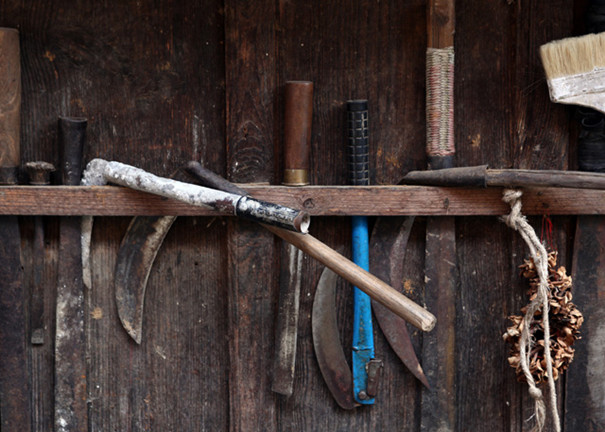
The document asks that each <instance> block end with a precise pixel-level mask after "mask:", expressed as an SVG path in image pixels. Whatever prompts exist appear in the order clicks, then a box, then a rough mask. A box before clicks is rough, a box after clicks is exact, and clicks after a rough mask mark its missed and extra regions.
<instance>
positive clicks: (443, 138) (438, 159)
mask: <svg viewBox="0 0 605 432" xmlns="http://www.w3.org/2000/svg"><path fill="white" fill-rule="evenodd" d="M455 151H456V148H455V145H454V47H448V48H443V49H433V48H430V49H428V50H427V53H426V153H427V156H428V158H429V168H431V169H441V168H451V167H452V166H453V159H454V153H455Z"/></svg>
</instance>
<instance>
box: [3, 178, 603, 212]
mask: <svg viewBox="0 0 605 432" xmlns="http://www.w3.org/2000/svg"><path fill="white" fill-rule="evenodd" d="M240 186H242V187H243V188H245V189H247V190H248V191H249V192H250V194H251V195H252V196H254V197H256V198H259V199H262V200H265V201H271V202H275V203H278V204H282V205H286V206H289V207H293V208H300V209H305V210H307V211H308V212H309V213H310V214H311V215H312V216H349V215H365V216H372V215H382V216H400V215H427V216H428V215H431V216H445V215H448V216H497V215H503V214H507V213H508V212H509V211H510V209H509V208H508V206H507V205H506V204H504V203H503V202H502V199H501V198H502V189H501V188H487V189H473V188H445V187H429V186H355V187H351V186H305V187H285V186H257V185H254V186H251V185H240ZM523 213H524V214H527V215H542V214H548V215H577V214H605V191H603V190H592V189H565V188H530V189H525V190H524V194H523ZM0 214H3V215H9V214H11V215H49V216H79V215H93V216H134V215H156V216H158V215H179V216H228V215H227V214H226V213H223V212H219V211H215V210H212V209H206V208H200V207H194V206H191V205H188V204H184V203H181V202H178V201H175V200H172V199H167V198H162V197H159V196H155V195H151V194H148V193H144V192H138V191H135V190H131V189H127V188H123V187H117V186H92V187H90V186H1V187H0Z"/></svg>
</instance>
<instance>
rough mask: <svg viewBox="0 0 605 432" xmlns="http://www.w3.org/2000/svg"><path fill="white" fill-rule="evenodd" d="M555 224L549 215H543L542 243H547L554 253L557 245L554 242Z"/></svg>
mask: <svg viewBox="0 0 605 432" xmlns="http://www.w3.org/2000/svg"><path fill="white" fill-rule="evenodd" d="M552 232H553V224H552V220H550V216H548V215H547V214H543V215H542V230H541V231H540V241H541V242H542V243H544V242H546V246H547V249H549V250H551V251H554V250H555V245H554V242H553V234H552Z"/></svg>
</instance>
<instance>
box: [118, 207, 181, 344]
mask: <svg viewBox="0 0 605 432" xmlns="http://www.w3.org/2000/svg"><path fill="white" fill-rule="evenodd" d="M175 219H176V216H149V217H142V216H139V217H135V218H133V219H132V222H131V223H130V225H129V227H128V230H127V231H126V235H125V236H124V239H123V240H122V244H121V245H120V250H119V251H118V258H117V262H116V269H115V279H114V289H115V296H116V303H117V306H118V315H119V316H120V321H122V326H123V327H124V329H125V330H126V332H128V334H129V335H130V336H131V337H132V338H133V339H134V341H135V342H136V343H138V344H140V343H141V337H142V328H143V305H144V300H145V290H146V288H147V279H148V278H149V274H150V273H151V267H152V265H153V261H154V260H155V257H156V255H157V253H158V250H159V249H160V246H161V245H162V242H163V241H164V237H166V234H167V233H168V231H169V230H170V227H171V226H172V223H173V222H174V220H175Z"/></svg>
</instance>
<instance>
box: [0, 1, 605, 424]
mask: <svg viewBox="0 0 605 432" xmlns="http://www.w3.org/2000/svg"><path fill="white" fill-rule="evenodd" d="M457 3H458V4H457V5H456V37H455V44H456V46H455V48H456V71H455V76H456V81H455V118H456V146H457V161H456V165H457V166H471V165H479V164H489V165H490V166H491V167H493V168H528V169H573V168H575V160H576V155H575V141H576V135H577V131H576V129H577V128H576V126H575V125H574V120H573V117H572V115H571V114H572V111H571V109H570V108H568V107H564V106H560V105H555V104H553V103H551V102H550V101H549V98H548V89H547V86H546V82H545V80H544V77H543V72H542V68H541V65H540V63H539V58H538V47H539V46H540V45H541V44H543V43H546V42H548V41H551V40H554V39H560V38H562V37H566V36H569V35H572V34H573V33H574V31H576V28H577V26H578V22H580V21H581V14H582V12H583V3H584V2H576V3H577V4H576V5H575V6H574V4H573V3H574V2H569V1H546V0H539V1H534V2H523V1H519V0H517V1H512V0H510V1H504V0H502V1H498V2H494V1H491V2H486V1H480V0H469V1H465V2H457ZM0 26H4V27H15V28H18V29H19V31H20V38H21V49H22V84H23V95H22V103H23V108H22V162H23V163H25V162H26V161H30V160H46V161H49V162H53V163H54V164H55V165H58V161H59V154H58V148H57V123H56V120H57V117H58V116H60V115H74V116H85V117H87V118H88V120H89V126H88V140H87V144H86V148H85V158H86V160H89V159H91V158H94V157H102V158H105V159H111V160H119V161H122V162H125V163H129V164H133V165H137V166H140V167H141V168H144V169H146V170H148V171H151V172H154V173H156V174H159V175H163V176H168V175H170V174H171V172H172V171H173V170H174V169H176V168H178V167H179V166H181V165H182V164H184V163H185V162H187V161H188V160H191V159H194V160H198V161H201V162H202V163H203V164H204V165H205V166H206V167H208V168H210V169H212V170H214V171H216V172H218V173H220V174H223V175H225V176H226V177H228V178H229V179H230V180H233V181H237V182H245V183H247V182H252V183H265V184H272V185H278V184H280V183H281V180H282V167H281V162H282V159H283V151H282V148H281V143H282V139H283V136H282V127H283V118H282V115H283V87H284V84H285V82H286V81H287V80H309V81H313V83H314V88H315V91H314V107H313V131H312V140H311V143H312V148H311V167H312V171H311V184H312V185H336V186H338V185H344V184H346V166H345V142H344V141H345V139H344V138H345V135H344V133H345V117H344V107H345V105H344V104H345V101H346V100H348V99H356V98H365V99H368V100H369V103H370V119H371V124H370V129H371V143H370V146H371V149H372V151H371V158H370V162H371V173H372V175H371V182H372V184H374V185H392V184H396V183H397V182H398V181H399V180H400V178H401V177H402V175H403V174H404V173H406V172H408V171H410V170H417V169H424V167H426V160H425V159H426V157H425V150H424V143H425V126H424V124H425V120H424V115H425V110H424V105H425V100H424V96H425V95H424V93H425V84H424V82H425V77H424V74H425V67H424V66H425V48H426V45H427V43H426V1H424V0H412V1H405V2H402V1H398V0H381V1H376V0H371V1H370V0H361V1H357V2H350V1H343V0H340V1H338V0H335V1H328V2H326V1H323V2H322V1H320V0H310V1H304V2H303V1H296V2H294V1H286V0H278V1H265V0H263V1H255V2H248V1H243V0H227V1H218V0H204V1H201V2H192V1H191V2H170V1H155V2H151V1H148V0H137V1H135V0H126V1H120V0H107V1H103V2H99V1H97V2H86V1H77V0H68V1H59V0H49V1H46V2H31V1H25V0H0ZM333 197H335V198H332V199H337V194H335V195H333ZM353 211H354V210H351V212H353ZM534 214H537V216H532V217H531V218H530V221H531V222H532V224H533V225H534V227H536V228H537V229H538V231H539V230H540V225H541V223H542V219H541V217H540V215H539V213H534ZM553 214H556V213H553ZM59 219H60V218H59V217H58V216H50V217H47V218H46V219H45V224H46V242H45V256H44V263H43V265H44V270H45V271H44V274H45V276H46V277H45V279H46V280H45V287H44V288H45V291H44V307H45V316H44V319H45V323H46V327H45V336H46V339H45V340H46V342H45V344H44V345H39V346H32V345H29V344H28V353H29V356H30V360H29V361H30V364H31V374H30V377H31V383H30V384H31V388H32V424H33V425H34V428H35V430H36V431H49V430H52V425H53V421H52V412H53V400H52V394H53V387H52V386H53V367H54V364H53V357H52V353H53V342H52V341H53V340H54V320H55V316H54V311H55V303H54V301H55V293H56V277H57V269H58V267H59V266H60V262H58V240H59V239H58V226H59ZM552 220H553V223H554V226H555V232H554V238H555V242H556V247H557V248H558V249H559V251H560V256H561V261H562V264H565V265H567V266H568V268H571V263H572V257H573V250H572V245H573V241H572V240H573V239H572V236H573V232H574V229H575V220H574V218H573V217H568V216H565V215H560V216H553V218H552ZM20 221H21V227H22V233H23V236H22V244H23V248H22V249H23V254H22V261H23V266H24V270H25V275H26V280H31V277H29V279H28V276H27V275H28V274H31V271H32V269H33V266H34V265H35V264H36V260H37V259H39V257H34V256H33V248H32V242H33V219H32V218H31V217H21V218H20ZM425 222H426V220H425V219H424V218H422V217H418V218H417V222H416V223H415V226H414V229H413V232H412V236H411V238H410V242H409V245H408V248H409V250H408V252H407V253H406V257H405V268H406V276H405V278H406V280H405V282H406V287H407V289H408V294H409V295H410V296H411V297H412V298H413V299H414V300H416V301H418V302H420V303H422V302H423V301H424V292H423V277H424V276H423V275H424V264H425V262H424V247H425V244H424V243H425V239H424V236H425V234H424V230H425V225H426V223H425ZM128 223H129V218H128V217H125V216H101V217H98V218H96V225H95V230H94V232H93V239H92V240H93V249H92V259H93V268H92V271H93V281H92V282H93V284H92V288H91V289H90V290H89V291H86V292H85V300H86V311H85V316H86V328H87V346H86V350H87V353H88V356H87V359H88V364H87V367H88V373H87V383H88V401H87V402H88V408H89V414H88V417H89V430H90V431H108V430H119V431H146V430H149V431H152V430H153V431H177V430H178V431H200V430H225V431H227V430H231V431H246V430H250V431H256V430H267V431H277V430H301V431H315V430H334V431H339V430H342V431H345V430H359V431H369V430H384V431H387V430H388V431H391V430H402V431H410V432H412V431H419V430H421V425H422V424H426V422H423V419H422V413H423V410H422V406H421V401H422V397H421V395H422V392H426V391H427V390H426V389H424V388H422V386H421V385H420V384H419V383H418V382H417V381H416V380H415V379H414V378H413V376H412V375H411V373H409V372H408V371H407V370H406V369H405V368H404V367H403V366H402V365H401V363H399V361H398V360H397V358H396V356H395V355H394V354H393V352H392V351H391V350H390V348H389V346H388V344H387V342H386V341H385V339H384V337H383V336H382V334H381V333H380V332H379V331H376V351H377V353H379V355H380V357H381V358H382V359H383V360H384V361H385V369H384V377H383V381H382V385H381V391H380V393H379V395H378V397H377V403H376V405H375V406H373V407H365V408H361V409H356V410H354V411H352V412H346V411H343V410H341V409H340V408H338V406H337V405H336V403H335V402H334V401H333V399H332V398H331V396H330V394H329V391H328V389H327V387H326V385H325V384H324V382H323V380H322V377H321V374H320V372H319V368H318V366H317V362H316V360H315V357H314V352H313V344H312V340H311V326H310V316H311V307H312V302H313V294H314V292H315V285H316V283H317V280H318V278H319V275H320V273H321V271H322V267H321V265H320V264H318V263H317V262H316V261H314V260H312V259H311V258H308V257H305V258H304V260H303V276H302V285H301V302H300V317H299V334H298V335H299V339H298V347H297V359H296V372H295V382H294V394H293V395H292V396H291V397H290V398H284V397H281V396H279V395H277V394H274V393H272V392H271V388H270V386H271V379H270V377H271V364H272V360H273V359H272V355H273V344H274V323H275V314H276V311H277V302H278V278H279V274H280V266H281V265H284V263H281V262H280V256H281V253H280V248H281V243H280V242H279V241H277V240H276V239H275V238H274V237H273V236H271V235H269V234H268V233H266V232H264V231H263V230H261V229H260V228H259V227H257V226H255V225H253V224H251V223H247V222H240V221H236V220H234V219H233V218H230V217H225V216H218V217H213V216H194V215H190V216H183V217H180V218H178V219H177V221H176V223H175V225H174V226H173V228H172V229H171V232H170V233H169V235H168V236H167V238H166V240H165V243H164V245H163V246H162V248H161V250H160V252H159V254H158V256H157V259H156V262H155V265H154V269H153V271H152V273H151V276H150V279H149V284H148V288H147V298H146V302H145V318H144V321H143V329H144V332H143V339H142V344H141V345H140V346H139V345H136V344H135V343H134V342H133V341H132V340H130V338H129V337H128V335H127V334H126V333H125V332H124V331H123V329H122V328H121V325H120V321H119V319H118V317H117V310H116V306H115V301H114V297H113V285H112V278H113V271H114V266H115V260H116V255H117V250H118V247H119V244H120V241H121V239H122V236H123V235H124V232H125V230H126V228H127V226H128ZM311 231H312V233H313V235H314V236H316V237H317V238H319V239H321V240H322V241H323V242H325V243H326V244H328V245H330V246H332V247H334V248H340V249H342V250H344V251H348V250H349V248H350V240H349V234H348V233H349V221H348V218H347V217H345V216H317V217H314V219H313V222H312V227H311ZM456 241H457V261H458V267H459V268H458V270H459V273H460V288H459V291H458V292H457V294H456V298H455V305H454V306H455V312H456V318H455V320H454V322H455V341H456V343H455V346H454V349H453V356H454V357H453V364H454V368H455V377H454V383H453V385H452V386H453V388H454V389H455V394H452V395H451V397H453V398H455V407H456V412H455V413H454V414H455V419H454V425H455V428H454V429H453V430H456V431H467V430H469V431H470V430H473V431H487V430H489V431H527V430H529V429H530V427H531V421H529V422H528V421H527V419H528V418H529V417H530V416H531V414H532V403H531V401H530V400H529V397H528V396H527V391H526V387H525V386H524V385H523V384H520V383H518V382H517V381H516V379H515V375H514V371H513V370H512V369H511V368H510V367H509V366H508V364H507V361H506V359H507V352H508V348H507V347H506V346H505V344H504V343H503V341H502V338H501V335H502V333H503V332H504V330H505V328H506V326H507V319H506V317H507V316H508V315H510V314H512V313H516V312H518V310H519V309H520V308H521V307H522V306H523V305H524V303H525V300H526V299H525V294H524V293H525V286H524V284H523V280H522V278H521V277H520V276H519V274H518V268H517V266H518V265H519V264H521V262H522V259H523V257H524V256H525V255H526V253H527V250H526V248H525V246H524V245H523V243H522V242H521V241H520V239H519V238H518V237H517V235H516V234H515V233H513V232H511V231H510V230H509V229H508V228H507V227H506V226H504V224H502V223H501V222H499V221H498V219H497V218H496V217H493V216H482V217H457V218H456ZM345 254H349V252H345ZM0 265H1V263H0ZM339 286H340V290H339V297H338V301H337V305H338V316H339V322H340V323H341V326H342V328H341V332H342V339H343V343H344V344H345V345H347V346H348V345H350V342H351V328H350V327H351V324H350V322H351V319H350V315H351V312H352V307H351V306H352V305H351V303H352V299H351V293H350V290H349V287H348V285H347V284H346V283H344V282H342V281H341V282H340V285H339ZM580 297H581V298H582V299H584V301H589V299H590V295H589V294H586V295H584V296H580ZM28 307H29V304H26V310H29V309H28ZM28 322H29V321H28ZM25 325H26V326H28V325H29V324H28V323H25ZM28 330H29V329H28ZM410 331H411V334H412V339H413V343H414V345H415V347H416V350H417V352H418V353H420V352H422V343H423V337H422V334H420V332H418V331H416V330H414V329H412V328H410ZM601 333H602V332H601ZM27 334H29V333H27ZM599 334H600V333H599V332H596V331H591V332H589V333H587V334H586V336H585V338H586V339H589V338H591V339H592V338H598V337H599ZM600 337H602V334H601V336H600ZM585 343H586V344H587V345H586V346H584V348H582V349H578V355H579V356H582V355H585V353H586V352H587V349H586V347H594V346H601V345H602V343H603V341H600V344H601V345H599V342H598V341H595V340H582V341H580V342H579V344H585ZM444 349H445V348H444ZM425 360H427V361H426V364H427V365H430V361H428V359H425ZM420 361H421V362H422V361H423V359H422V358H421V359H420ZM577 363H578V364H577V366H578V367H580V368H582V369H581V371H580V372H581V373H578V374H577V375H576V377H577V376H579V377H580V378H574V376H573V373H572V375H570V380H569V382H568V383H567V384H568V385H569V386H571V387H570V388H569V389H568V392H567V393H566V392H564V391H563V387H564V385H565V384H566V383H565V379H564V380H563V381H562V382H561V383H560V384H559V389H560V392H559V395H560V398H561V400H560V403H561V404H562V406H563V404H566V405H565V406H566V407H567V409H566V410H565V412H562V415H563V416H564V420H565V424H567V425H573V427H574V429H575V430H584V429H586V430H600V429H599V428H601V429H603V428H605V426H604V424H602V423H601V424H598V423H596V426H594V425H593V424H591V425H590V427H593V429H587V427H588V426H587V424H586V423H583V422H585V421H586V420H585V419H590V420H589V421H593V422H594V421H596V420H594V419H599V418H601V419H602V416H601V417H599V413H598V412H594V411H593V412H590V410H597V409H599V408H598V406H596V405H594V404H590V405H586V404H585V405H582V407H583V409H581V410H580V409H576V408H574V407H577V406H578V404H580V403H581V401H582V400H583V399H581V398H579V396H577V394H578V393H577V391H578V386H581V384H582V382H583V381H582V379H583V378H581V377H584V376H586V367H587V365H588V364H590V363H589V362H587V361H586V360H583V359H579V360H578V362H577ZM574 366H575V365H574V364H572V365H571V368H572V369H573V368H574ZM598 371H600V372H602V370H600V369H599V370H598ZM593 378H594V380H595V382H603V381H605V376H600V375H598V376H595V377H593ZM574 386H575V387H574ZM566 394H573V395H574V397H575V398H576V399H574V401H571V402H573V403H567V402H568V401H566V400H565V395H566ZM578 401H580V402H578ZM591 401H594V400H593V399H591ZM1 402H2V401H0V403H1ZM600 409H602V407H601V408H600ZM583 428H584V429H583ZM2 432H4V429H2Z"/></svg>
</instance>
